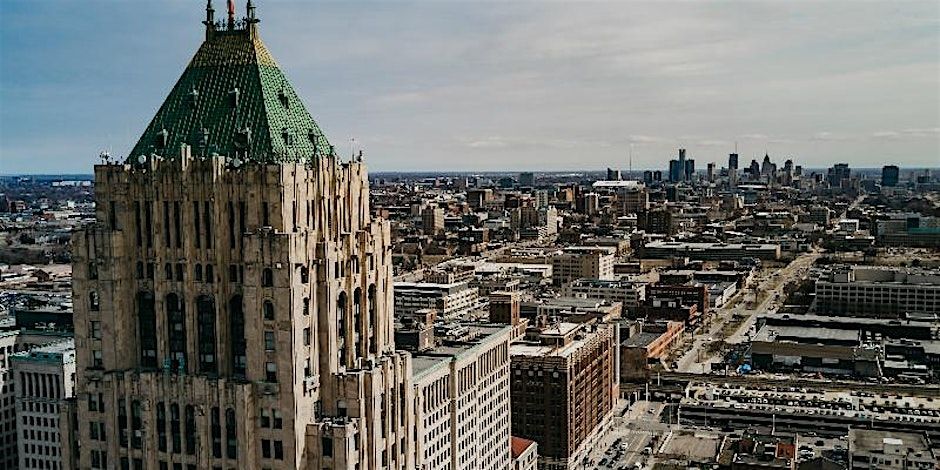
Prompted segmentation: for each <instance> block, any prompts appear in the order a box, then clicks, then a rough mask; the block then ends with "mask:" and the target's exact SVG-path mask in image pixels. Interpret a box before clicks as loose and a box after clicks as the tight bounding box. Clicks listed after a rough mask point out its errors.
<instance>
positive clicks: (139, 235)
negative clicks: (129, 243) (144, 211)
mask: <svg viewBox="0 0 940 470" xmlns="http://www.w3.org/2000/svg"><path fill="white" fill-rule="evenodd" d="M142 232H143V231H142V229H141V226H140V201H134V235H135V237H134V238H135V240H136V241H137V246H138V247H140V246H142V245H143V233H142Z"/></svg>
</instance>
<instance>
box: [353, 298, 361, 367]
mask: <svg viewBox="0 0 940 470" xmlns="http://www.w3.org/2000/svg"><path fill="white" fill-rule="evenodd" d="M361 335H362V289H360V288H358V287H357V288H356V290H354V291H353V341H355V342H356V345H355V346H356V356H357V357H362V337H361Z"/></svg>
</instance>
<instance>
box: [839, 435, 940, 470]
mask: <svg viewBox="0 0 940 470" xmlns="http://www.w3.org/2000/svg"><path fill="white" fill-rule="evenodd" d="M848 441H849V468H850V469H879V470H882V469H883V470H894V469H898V470H902V469H904V470H907V469H924V470H929V469H934V468H937V462H938V460H937V457H938V456H937V455H936V454H935V453H934V451H933V450H932V449H931V448H930V446H929V442H928V441H927V438H926V437H925V436H924V435H922V434H916V433H908V432H895V431H880V430H872V429H859V428H854V427H853V428H850V429H849V438H848Z"/></svg>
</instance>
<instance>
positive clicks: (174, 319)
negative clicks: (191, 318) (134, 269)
mask: <svg viewBox="0 0 940 470" xmlns="http://www.w3.org/2000/svg"><path fill="white" fill-rule="evenodd" d="M166 319H167V326H168V328H169V330H168V331H167V336H168V338H169V343H170V344H169V346H170V361H171V363H170V367H171V368H172V369H173V370H179V371H180V372H181V373H182V372H185V367H186V314H185V312H184V305H183V302H182V301H181V300H180V298H179V296H177V295H176V294H167V296H166Z"/></svg>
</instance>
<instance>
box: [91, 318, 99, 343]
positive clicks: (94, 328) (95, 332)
mask: <svg viewBox="0 0 940 470" xmlns="http://www.w3.org/2000/svg"><path fill="white" fill-rule="evenodd" d="M91 337H92V338H94V339H101V322H100V321H91Z"/></svg>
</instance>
